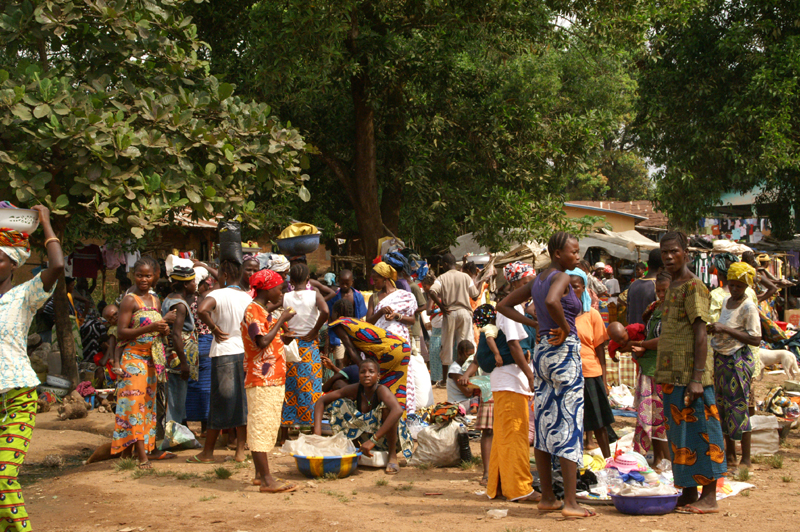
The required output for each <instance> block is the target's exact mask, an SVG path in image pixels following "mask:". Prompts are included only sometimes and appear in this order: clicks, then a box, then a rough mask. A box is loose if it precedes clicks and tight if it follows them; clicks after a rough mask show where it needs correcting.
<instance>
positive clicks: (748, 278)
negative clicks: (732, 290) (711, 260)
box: [728, 262, 756, 288]
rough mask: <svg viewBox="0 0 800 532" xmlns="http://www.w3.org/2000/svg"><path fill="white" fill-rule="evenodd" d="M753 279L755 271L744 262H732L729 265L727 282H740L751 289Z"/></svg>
mask: <svg viewBox="0 0 800 532" xmlns="http://www.w3.org/2000/svg"><path fill="white" fill-rule="evenodd" d="M755 277H756V269H755V268H753V267H752V266H750V265H749V264H747V263H746V262H734V263H733V264H731V267H730V268H728V280H729V281H741V282H743V283H747V286H749V287H750V288H752V287H753V281H754V280H755Z"/></svg>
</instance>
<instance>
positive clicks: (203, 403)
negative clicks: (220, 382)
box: [186, 334, 214, 421]
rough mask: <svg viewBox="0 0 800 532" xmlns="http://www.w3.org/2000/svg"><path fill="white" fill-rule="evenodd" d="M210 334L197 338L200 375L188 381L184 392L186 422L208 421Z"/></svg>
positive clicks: (211, 338) (211, 337)
mask: <svg viewBox="0 0 800 532" xmlns="http://www.w3.org/2000/svg"><path fill="white" fill-rule="evenodd" d="M213 339H214V337H213V336H212V335H210V334H201V335H200V336H198V337H197V345H198V347H199V348H200V373H199V378H198V379H197V380H196V381H195V380H190V381H189V385H188V390H187V392H186V421H206V420H207V419H208V403H209V398H210V397H211V358H209V356H208V353H209V352H210V351H211V340H213Z"/></svg>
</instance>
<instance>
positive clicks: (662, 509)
mask: <svg viewBox="0 0 800 532" xmlns="http://www.w3.org/2000/svg"><path fill="white" fill-rule="evenodd" d="M678 497H680V494H679V493H676V494H675V495H651V496H647V497H624V496H622V495H612V496H611V500H612V501H614V507H615V508H616V509H617V511H618V512H620V513H623V514H627V515H663V514H668V513H670V512H671V511H673V510H674V509H675V506H676V505H677V504H678Z"/></svg>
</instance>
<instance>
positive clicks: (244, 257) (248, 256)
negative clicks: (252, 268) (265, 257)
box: [242, 253, 258, 264]
mask: <svg viewBox="0 0 800 532" xmlns="http://www.w3.org/2000/svg"><path fill="white" fill-rule="evenodd" d="M248 260H255V261H257V260H258V259H257V258H256V256H255V255H252V254H250V253H245V254H244V255H242V264H244V263H245V262H247V261H248Z"/></svg>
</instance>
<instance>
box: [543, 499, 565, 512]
mask: <svg viewBox="0 0 800 532" xmlns="http://www.w3.org/2000/svg"><path fill="white" fill-rule="evenodd" d="M540 502H541V501H540ZM560 502H561V504H560V505H559V506H558V508H537V510H539V513H540V514H546V513H550V512H560V511H561V510H563V509H564V501H560Z"/></svg>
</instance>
